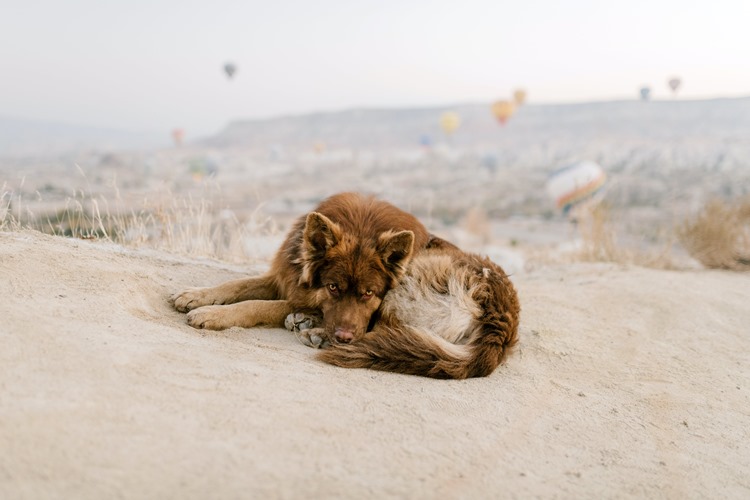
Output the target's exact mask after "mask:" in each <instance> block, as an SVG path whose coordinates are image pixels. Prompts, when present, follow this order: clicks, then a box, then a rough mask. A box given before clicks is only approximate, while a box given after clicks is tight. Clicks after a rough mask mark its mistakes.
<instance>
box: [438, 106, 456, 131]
mask: <svg viewBox="0 0 750 500" xmlns="http://www.w3.org/2000/svg"><path fill="white" fill-rule="evenodd" d="M460 126H461V116H459V114H458V113H456V112H455V111H446V112H445V113H443V114H442V115H440V128H441V129H443V132H445V133H446V134H448V135H451V134H452V133H453V132H455V131H456V130H457V129H458V127H460Z"/></svg>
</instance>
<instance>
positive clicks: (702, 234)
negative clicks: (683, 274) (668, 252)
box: [678, 197, 750, 271]
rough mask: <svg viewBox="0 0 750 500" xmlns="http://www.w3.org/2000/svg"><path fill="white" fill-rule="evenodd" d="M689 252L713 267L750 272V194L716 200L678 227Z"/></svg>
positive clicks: (679, 235) (683, 243) (681, 240)
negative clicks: (734, 200)
mask: <svg viewBox="0 0 750 500" xmlns="http://www.w3.org/2000/svg"><path fill="white" fill-rule="evenodd" d="M678 237H679V239H680V242H681V243H682V245H683V246H684V247H685V249H686V250H687V251H688V253H689V254H690V255H691V256H692V257H693V258H694V259H696V260H697V261H699V262H700V263H701V264H703V265H704V266H706V267H708V268H711V269H729V270H732V271H750V197H748V198H745V199H742V200H739V201H736V202H725V201H722V200H712V201H710V202H708V203H707V204H706V205H705V206H704V207H703V209H702V210H701V211H700V212H699V213H698V214H697V215H696V216H695V217H694V218H692V219H689V220H686V221H685V222H684V223H683V224H682V226H681V227H680V228H679V229H678Z"/></svg>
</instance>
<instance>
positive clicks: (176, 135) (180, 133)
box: [172, 128, 185, 146]
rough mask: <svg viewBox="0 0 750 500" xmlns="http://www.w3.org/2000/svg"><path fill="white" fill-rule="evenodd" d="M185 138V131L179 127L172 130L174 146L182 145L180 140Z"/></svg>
mask: <svg viewBox="0 0 750 500" xmlns="http://www.w3.org/2000/svg"><path fill="white" fill-rule="evenodd" d="M184 138H185V131H184V130H182V129H181V128H176V129H174V130H173V131H172V140H173V141H174V145H175V146H182V140H183V139H184Z"/></svg>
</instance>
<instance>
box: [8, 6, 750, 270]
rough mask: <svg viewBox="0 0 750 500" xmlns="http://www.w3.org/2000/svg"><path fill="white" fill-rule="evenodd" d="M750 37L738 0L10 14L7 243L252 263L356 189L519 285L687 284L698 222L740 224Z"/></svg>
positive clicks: (60, 9)
mask: <svg viewBox="0 0 750 500" xmlns="http://www.w3.org/2000/svg"><path fill="white" fill-rule="evenodd" d="M748 19H750V3H748V2H746V1H743V0H715V1H713V2H710V3H706V2H700V3H697V2H693V3H691V2H685V1H676V0H664V1H660V2H652V1H648V2H647V1H640V0H636V1H629V2H594V1H593V0H574V1H570V2H565V3H561V2H554V1H551V0H531V1H527V2H499V1H480V0H466V1H463V2H448V1H442V0H434V1H429V2H428V1H408V0H404V1H399V2H395V1H394V2H391V1H378V2H375V1H357V0H354V1H343V0H323V1H319V2H302V1H277V2H257V1H243V2H235V1H215V2H211V3H210V4H209V3H208V2H189V1H180V2H177V1H148V2H146V1H141V0H135V1H130V2H97V1H93V0H71V1H68V2H53V1H50V0H38V1H34V0H26V1H23V2H20V1H14V0H11V1H10V2H4V4H3V15H2V16H1V17H0V75H2V78H1V79H0V88H1V89H2V92H0V188H1V190H0V195H1V196H2V198H0V199H1V200H2V203H0V227H2V228H4V229H7V228H18V227H34V228H37V229H41V230H43V231H47V232H52V233H56V234H65V235H69V236H76V237H85V238H104V239H108V240H111V241H115V242H117V243H121V244H126V245H133V246H152V247H157V248H165V249H168V250H172V251H177V252H185V253H189V254H193V255H203V256H209V257H216V258H221V259H227V260H247V259H260V260H263V259H267V258H268V256H269V255H270V254H271V253H272V252H273V251H274V250H275V248H276V246H277V245H278V242H279V241H280V239H281V237H282V236H283V232H284V231H285V230H286V228H287V227H288V226H289V223H290V221H291V220H293V219H294V218H295V217H297V216H298V215H300V214H302V213H304V212H305V211H307V210H310V209H311V208H313V207H314V206H315V204H317V203H318V202H319V201H320V200H321V199H323V198H324V197H326V196H328V195H330V194H333V193H335V192H338V191H344V190H358V191H365V192H369V193H373V194H377V195H378V196H381V197H383V198H385V199H388V200H390V201H392V202H394V203H396V204H397V205H399V206H401V207H402V208H404V209H407V210H410V211H412V212H414V213H415V214H417V215H418V216H420V217H421V218H422V219H423V220H424V221H425V223H426V224H427V225H428V226H429V227H430V228H431V229H433V230H434V231H435V232H437V233H439V234H441V235H444V236H446V237H449V238H451V239H454V240H456V241H457V242H458V243H460V244H462V245H464V246H465V247H467V248H468V249H471V250H475V251H480V252H483V253H487V254H489V255H490V256H492V257H493V258H495V259H497V260H499V261H500V262H501V263H503V264H504V265H505V266H507V267H509V268H511V269H512V270H515V271H522V270H524V269H528V268H529V267H533V266H534V265H535V263H539V262H542V263H543V262H546V261H548V260H555V259H559V258H571V256H572V257H573V258H587V259H595V260H596V259H598V260H615V261H628V262H636V263H639V264H647V265H657V266H663V267H684V266H687V267H690V266H693V265H697V264H696V261H695V259H696V256H697V254H696V252H695V251H691V250H690V243H689V237H688V236H686V235H689V234H691V233H690V230H691V228H694V226H691V224H693V225H694V223H695V221H697V220H699V218H700V217H702V216H706V213H707V212H706V210H707V208H706V207H707V206H709V205H711V204H714V205H711V206H714V207H716V206H719V205H715V204H716V203H719V202H720V203H724V206H723V208H722V210H729V211H728V212H721V211H719V212H717V213H718V214H719V215H718V217H719V218H720V219H724V220H726V219H727V217H729V215H727V214H734V215H731V216H732V217H737V218H738V219H737V220H738V221H739V223H740V227H741V224H742V221H743V220H744V219H742V217H743V214H744V212H743V210H745V209H744V208H738V209H737V210H739V211H735V212H732V211H731V207H732V206H735V205H736V206H737V207H744V205H743V203H745V202H744V201H743V200H745V199H746V198H747V196H748V191H749V190H750V169H749V168H748V166H747V161H748V158H750V97H748V96H750V65H748V64H747V61H750V31H748V30H747V29H746V22H747V20H748ZM748 212H750V210H748ZM728 230H729V231H733V230H734V231H735V232H736V231H737V226H734V229H731V228H730V229H728ZM740 233H741V231H740ZM744 238H745V239H744V240H743V241H744V244H745V245H747V239H748V238H747V235H745V236H744ZM732 244H734V243H732ZM697 257H699V256H697ZM698 261H701V259H700V258H698Z"/></svg>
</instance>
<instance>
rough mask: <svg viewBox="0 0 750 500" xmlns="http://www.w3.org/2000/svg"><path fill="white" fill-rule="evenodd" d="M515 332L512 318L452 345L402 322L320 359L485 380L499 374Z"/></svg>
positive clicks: (328, 351)
mask: <svg viewBox="0 0 750 500" xmlns="http://www.w3.org/2000/svg"><path fill="white" fill-rule="evenodd" d="M503 316H506V315H503ZM495 319H496V320H497V319H500V318H495ZM516 331H517V325H516V321H515V318H513V317H511V316H507V317H506V318H503V320H502V321H492V322H489V323H485V324H483V325H481V328H480V330H479V331H478V332H476V333H475V334H474V335H472V337H474V338H473V340H472V341H471V342H470V343H468V344H453V343H450V342H448V341H447V340H445V339H443V338H441V337H438V336H437V335H433V334H431V333H429V332H425V331H421V330H418V329H416V328H412V327H409V326H406V325H403V324H400V323H399V322H397V321H396V322H392V323H391V324H387V323H386V322H381V323H378V324H377V325H376V327H375V329H374V330H373V331H372V332H370V333H368V334H367V335H366V336H365V337H364V338H363V339H361V340H357V341H356V342H353V343H351V344H336V345H334V346H332V347H331V348H329V349H326V350H324V351H322V352H320V353H319V354H318V359H320V360H322V361H325V362H326V363H330V364H332V365H336V366H341V367H344V368H371V369H375V370H382V371H390V372H397V373H404V374H408V375H420V376H423V377H432V378H441V379H447V378H455V379H464V378H470V377H484V376H487V375H489V374H490V373H492V372H493V371H494V370H495V368H496V367H497V366H498V365H499V364H500V363H501V362H502V360H503V359H504V358H505V356H506V355H507V354H508V352H509V350H510V348H511V347H513V345H514V344H515V343H516V340H517V339H516Z"/></svg>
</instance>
